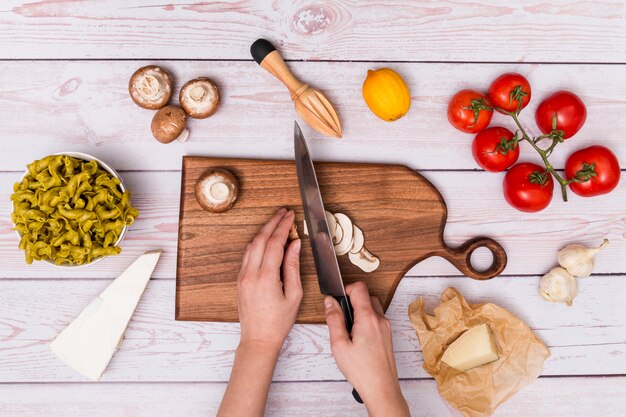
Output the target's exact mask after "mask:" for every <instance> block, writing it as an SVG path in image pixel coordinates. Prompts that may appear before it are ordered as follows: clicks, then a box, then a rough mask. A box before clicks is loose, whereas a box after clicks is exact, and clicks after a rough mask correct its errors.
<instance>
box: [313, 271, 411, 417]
mask: <svg viewBox="0 0 626 417" xmlns="http://www.w3.org/2000/svg"><path fill="white" fill-rule="evenodd" d="M346 293H347V294H348V296H349V297H350V302H351V303H352V307H353V308H354V325H353V326H352V338H350V334H348V331H347V330H346V325H345V320H344V316H343V312H342V310H341V307H340V306H339V303H338V302H337V300H335V299H334V298H333V297H326V299H325V300H324V304H325V306H326V323H327V324H328V330H329V332H330V348H331V350H332V353H333V356H334V357H335V361H336V362H337V366H338V367H339V370H340V371H341V372H342V373H343V375H344V376H345V377H346V379H347V380H348V382H350V384H352V386H353V387H354V388H355V389H356V390H357V392H358V393H359V395H360V396H361V398H362V399H363V402H364V403H365V406H366V407H367V410H368V413H369V415H370V416H394V417H395V416H409V415H410V414H409V409H408V406H407V404H406V400H405V399H404V397H403V396H402V391H401V390H400V383H399V382H398V371H397V369H396V361H395V358H394V354H393V344H392V341H391V324H390V322H389V320H387V318H386V317H385V314H384V312H383V308H382V306H381V304H380V301H379V300H378V298H376V297H370V295H369V292H368V290H367V286H366V285H365V284H364V283H362V282H357V283H355V284H352V285H348V286H347V287H346Z"/></svg>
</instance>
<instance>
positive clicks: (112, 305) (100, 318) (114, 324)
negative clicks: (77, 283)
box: [50, 251, 161, 381]
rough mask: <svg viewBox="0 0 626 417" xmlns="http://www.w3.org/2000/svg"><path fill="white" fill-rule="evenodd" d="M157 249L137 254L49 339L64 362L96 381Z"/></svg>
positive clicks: (155, 259)
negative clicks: (63, 327) (134, 258)
mask: <svg viewBox="0 0 626 417" xmlns="http://www.w3.org/2000/svg"><path fill="white" fill-rule="evenodd" d="M160 256H161V251H154V252H147V253H145V254H143V255H141V256H140V257H139V258H137V260H135V262H133V263H132V265H130V266H129V267H128V268H127V269H126V271H124V272H123V273H122V275H120V276H119V277H117V278H116V279H115V281H113V282H112V283H111V285H109V286H108V287H107V288H106V289H105V290H104V291H103V292H102V293H101V294H100V295H99V296H98V297H97V298H96V299H95V300H93V301H92V302H91V303H90V304H89V305H88V306H87V307H85V309H84V310H83V311H82V312H81V313H80V315H79V316H78V317H77V318H76V319H75V320H74V321H72V322H71V323H70V324H69V326H67V327H66V328H65V330H63V331H62V332H61V333H60V334H59V335H58V336H57V338H56V339H54V340H53V341H52V343H50V348H51V349H52V351H53V352H54V353H55V355H57V356H58V357H59V359H61V360H62V361H63V362H65V364H66V365H67V366H69V367H70V368H72V369H74V370H76V371H77V372H79V373H81V374H82V375H84V376H86V377H87V378H89V379H91V380H93V381H97V380H99V379H100V377H101V376H102V373H103V372H104V370H105V369H106V367H107V365H108V364H109V361H110V360H111V358H112V357H113V354H114V353H115V350H117V348H118V346H119V345H120V344H121V342H122V339H123V337H124V332H125V331H126V327H127V326H128V322H129V321H130V318H131V317H132V315H133V312H134V311H135V308H137V304H138V303H139V299H140V298H141V295H142V294H143V292H144V290H145V288H146V285H147V284H148V281H149V280H150V277H151V276H152V272H153V271H154V268H155V267H156V264H157V262H158V260H159V257H160Z"/></svg>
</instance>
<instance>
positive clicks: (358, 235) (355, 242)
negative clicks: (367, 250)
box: [350, 225, 365, 253]
mask: <svg viewBox="0 0 626 417" xmlns="http://www.w3.org/2000/svg"><path fill="white" fill-rule="evenodd" d="M352 229H353V234H352V246H351V247H350V253H359V252H360V251H361V249H362V248H363V245H364V244H365V237H364V236H363V231H362V230H361V229H359V228H358V227H356V226H355V225H353V226H352Z"/></svg>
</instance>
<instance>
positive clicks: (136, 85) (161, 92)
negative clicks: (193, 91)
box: [128, 65, 172, 110]
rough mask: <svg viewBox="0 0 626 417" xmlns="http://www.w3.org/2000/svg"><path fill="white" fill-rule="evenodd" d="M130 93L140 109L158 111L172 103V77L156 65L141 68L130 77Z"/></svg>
mask: <svg viewBox="0 0 626 417" xmlns="http://www.w3.org/2000/svg"><path fill="white" fill-rule="evenodd" d="M128 92H129V93H130V98H132V99H133V101H134V102H135V104H136V105H138V106H139V107H142V108H144V109H148V110H158V109H160V108H161V107H163V106H165V105H166V104H167V103H168V102H169V101H170V97H171V96H172V77H170V75H169V74H168V73H167V72H165V71H164V70H163V69H161V68H159V67H157V66H155V65H148V66H146V67H142V68H139V69H138V70H137V71H135V72H134V73H133V75H132V76H131V77H130V81H129V82H128Z"/></svg>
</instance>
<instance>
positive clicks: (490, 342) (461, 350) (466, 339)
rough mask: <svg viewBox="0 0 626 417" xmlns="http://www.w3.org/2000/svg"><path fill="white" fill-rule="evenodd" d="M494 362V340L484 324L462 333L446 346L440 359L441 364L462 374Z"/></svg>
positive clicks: (495, 357) (495, 356)
mask: <svg viewBox="0 0 626 417" xmlns="http://www.w3.org/2000/svg"><path fill="white" fill-rule="evenodd" d="M496 360H498V348H497V346H496V340H495V338H494V337H493V333H491V330H490V329H489V327H488V326H487V325H486V324H484V323H483V324H481V325H480V326H476V327H472V328H471V329H469V330H468V331H466V332H465V333H463V334H462V335H461V336H460V337H459V338H458V339H456V340H455V341H454V342H453V343H452V344H451V345H450V346H448V348H447V349H446V351H445V352H444V353H443V356H442V357H441V361H442V362H444V363H446V364H447V365H448V366H451V367H452V368H455V369H458V370H459V371H462V372H465V371H468V370H470V369H472V368H475V367H477V366H481V365H485V364H487V363H490V362H493V361H496Z"/></svg>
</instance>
